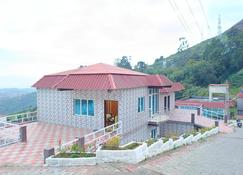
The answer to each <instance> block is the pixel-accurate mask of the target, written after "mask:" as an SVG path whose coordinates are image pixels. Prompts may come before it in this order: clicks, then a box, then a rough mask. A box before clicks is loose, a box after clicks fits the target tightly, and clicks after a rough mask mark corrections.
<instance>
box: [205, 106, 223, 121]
mask: <svg viewBox="0 0 243 175" xmlns="http://www.w3.org/2000/svg"><path fill="white" fill-rule="evenodd" d="M202 115H203V116H204V117H207V118H211V119H216V120H224V116H225V114H224V113H221V112H216V111H212V110H208V109H202Z"/></svg>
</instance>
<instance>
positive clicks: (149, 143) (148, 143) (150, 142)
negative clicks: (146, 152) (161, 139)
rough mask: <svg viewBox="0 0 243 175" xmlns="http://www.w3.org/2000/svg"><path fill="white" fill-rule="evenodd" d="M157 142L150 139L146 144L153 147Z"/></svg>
mask: <svg viewBox="0 0 243 175" xmlns="http://www.w3.org/2000/svg"><path fill="white" fill-rule="evenodd" d="M156 141H157V140H156V139H152V138H151V139H148V140H147V141H146V143H147V145H148V146H150V145H152V144H153V143H155V142H156Z"/></svg>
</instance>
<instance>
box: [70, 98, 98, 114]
mask: <svg viewBox="0 0 243 175" xmlns="http://www.w3.org/2000/svg"><path fill="white" fill-rule="evenodd" d="M73 106H74V115H80V114H82V115H86V116H94V101H93V100H85V99H82V100H80V99H74V105H73Z"/></svg>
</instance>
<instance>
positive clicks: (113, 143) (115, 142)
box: [104, 136, 121, 149]
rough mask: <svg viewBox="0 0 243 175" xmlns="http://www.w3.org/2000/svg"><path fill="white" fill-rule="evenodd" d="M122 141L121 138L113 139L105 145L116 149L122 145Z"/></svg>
mask: <svg viewBox="0 0 243 175" xmlns="http://www.w3.org/2000/svg"><path fill="white" fill-rule="evenodd" d="M120 140H121V138H120V137H119V136H116V137H113V138H111V139H110V140H108V141H107V142H106V143H105V144H104V147H107V148H108V147H110V148H114V149H116V148H118V147H119V145H120Z"/></svg>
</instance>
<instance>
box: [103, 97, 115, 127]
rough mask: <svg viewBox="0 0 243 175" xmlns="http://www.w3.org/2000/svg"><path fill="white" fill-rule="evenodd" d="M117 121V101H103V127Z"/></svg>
mask: <svg viewBox="0 0 243 175" xmlns="http://www.w3.org/2000/svg"><path fill="white" fill-rule="evenodd" d="M117 122H118V101H114V100H105V101H104V124H105V127H106V126H109V125H112V124H114V123H117Z"/></svg>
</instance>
